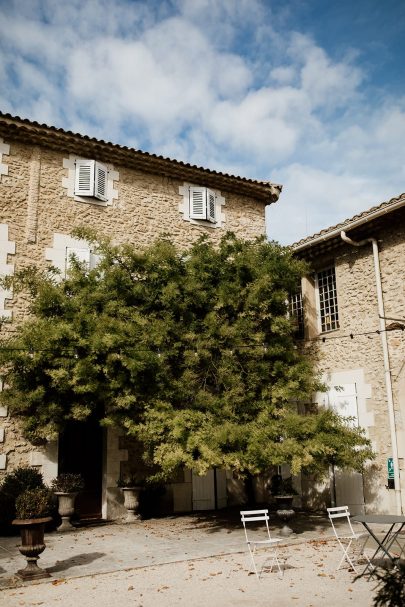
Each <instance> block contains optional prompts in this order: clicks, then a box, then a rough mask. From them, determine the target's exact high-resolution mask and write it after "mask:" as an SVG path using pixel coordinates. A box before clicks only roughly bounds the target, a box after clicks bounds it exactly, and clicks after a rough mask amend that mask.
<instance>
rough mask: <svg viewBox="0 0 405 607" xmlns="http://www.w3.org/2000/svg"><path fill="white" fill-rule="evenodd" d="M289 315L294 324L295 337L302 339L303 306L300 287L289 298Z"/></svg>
mask: <svg viewBox="0 0 405 607" xmlns="http://www.w3.org/2000/svg"><path fill="white" fill-rule="evenodd" d="M289 303H290V315H291V318H292V319H293V320H294V323H295V324H296V330H295V337H297V338H298V339H303V338H304V304H303V301H302V291H301V286H300V287H299V288H298V289H297V291H296V292H295V293H293V294H292V295H291V296H290V302H289Z"/></svg>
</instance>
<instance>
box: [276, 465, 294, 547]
mask: <svg viewBox="0 0 405 607" xmlns="http://www.w3.org/2000/svg"><path fill="white" fill-rule="evenodd" d="M270 492H271V494H272V495H273V499H274V501H275V502H276V513H277V516H278V517H279V519H281V520H282V521H283V523H284V525H283V527H282V529H281V530H280V531H279V534H280V535H281V536H284V537H288V536H289V535H291V534H292V533H293V530H292V529H291V527H289V525H288V523H289V521H290V520H291V519H292V518H293V516H294V514H295V510H294V508H293V507H292V503H293V499H294V495H297V492H296V490H295V489H294V487H293V486H292V478H291V477H289V478H282V476H281V475H280V474H275V475H274V476H273V477H272V479H271V485H270Z"/></svg>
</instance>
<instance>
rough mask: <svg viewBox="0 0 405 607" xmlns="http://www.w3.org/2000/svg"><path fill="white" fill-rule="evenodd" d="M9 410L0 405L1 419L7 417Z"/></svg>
mask: <svg viewBox="0 0 405 607" xmlns="http://www.w3.org/2000/svg"><path fill="white" fill-rule="evenodd" d="M7 415H8V409H7V407H3V406H1V405H0V417H7Z"/></svg>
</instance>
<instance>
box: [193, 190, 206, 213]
mask: <svg viewBox="0 0 405 607" xmlns="http://www.w3.org/2000/svg"><path fill="white" fill-rule="evenodd" d="M190 219H207V190H206V188H190Z"/></svg>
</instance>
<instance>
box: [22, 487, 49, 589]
mask: <svg viewBox="0 0 405 607" xmlns="http://www.w3.org/2000/svg"><path fill="white" fill-rule="evenodd" d="M51 498H52V494H51V492H50V491H49V489H47V488H46V487H36V488H34V489H27V490H26V491H24V492H23V493H21V494H20V495H19V496H18V497H17V500H16V504H15V509H16V518H15V519H14V520H13V525H16V526H18V527H19V528H20V535H21V546H19V547H18V548H19V550H20V552H21V554H23V555H24V556H25V558H26V559H27V566H26V567H25V569H20V570H19V571H17V574H16V575H17V577H19V578H21V579H23V580H37V579H40V578H44V577H49V573H48V572H47V571H44V570H43V569H41V568H40V567H38V564H37V561H38V559H39V555H40V554H41V553H42V552H43V551H44V550H45V542H44V531H45V525H46V523H48V522H49V521H51V520H52V517H51V516H49V513H50V510H51Z"/></svg>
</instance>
